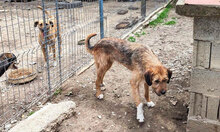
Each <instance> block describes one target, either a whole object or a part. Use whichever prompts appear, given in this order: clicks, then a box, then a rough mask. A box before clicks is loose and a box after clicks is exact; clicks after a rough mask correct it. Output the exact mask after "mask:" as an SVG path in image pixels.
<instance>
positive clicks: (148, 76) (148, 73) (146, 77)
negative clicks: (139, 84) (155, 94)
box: [144, 70, 153, 86]
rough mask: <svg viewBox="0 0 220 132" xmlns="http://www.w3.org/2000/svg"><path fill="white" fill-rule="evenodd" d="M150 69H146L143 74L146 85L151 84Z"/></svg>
mask: <svg viewBox="0 0 220 132" xmlns="http://www.w3.org/2000/svg"><path fill="white" fill-rule="evenodd" d="M152 76H153V74H152V71H151V70H148V71H147V72H146V73H145V74H144V78H145V81H146V83H147V85H148V86H151V85H152Z"/></svg>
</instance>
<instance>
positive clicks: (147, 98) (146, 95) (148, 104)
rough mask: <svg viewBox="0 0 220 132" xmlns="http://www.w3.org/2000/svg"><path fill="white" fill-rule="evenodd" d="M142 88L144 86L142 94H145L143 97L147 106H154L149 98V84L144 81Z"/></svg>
mask: <svg viewBox="0 0 220 132" xmlns="http://www.w3.org/2000/svg"><path fill="white" fill-rule="evenodd" d="M144 88H145V95H144V96H145V99H146V101H147V106H148V107H154V106H155V104H154V103H153V102H152V101H151V100H150V95H149V86H148V85H147V84H146V83H144Z"/></svg>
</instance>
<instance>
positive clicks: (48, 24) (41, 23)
mask: <svg viewBox="0 0 220 132" xmlns="http://www.w3.org/2000/svg"><path fill="white" fill-rule="evenodd" d="M45 26H46V27H44V21H43V20H39V21H35V22H34V27H38V28H39V30H40V31H41V32H42V33H44V30H45V29H46V32H48V31H49V30H50V28H52V27H53V26H54V23H53V21H51V20H48V21H46V22H45Z"/></svg>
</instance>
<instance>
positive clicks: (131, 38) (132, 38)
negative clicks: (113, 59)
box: [128, 36, 136, 42]
mask: <svg viewBox="0 0 220 132" xmlns="http://www.w3.org/2000/svg"><path fill="white" fill-rule="evenodd" d="M128 41H130V42H135V41H136V38H135V37H133V36H131V37H129V38H128Z"/></svg>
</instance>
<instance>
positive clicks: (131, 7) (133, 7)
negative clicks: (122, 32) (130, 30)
mask: <svg viewBox="0 0 220 132" xmlns="http://www.w3.org/2000/svg"><path fill="white" fill-rule="evenodd" d="M128 9H129V10H138V9H139V8H138V7H136V6H133V5H131V6H129V7H128Z"/></svg>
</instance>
